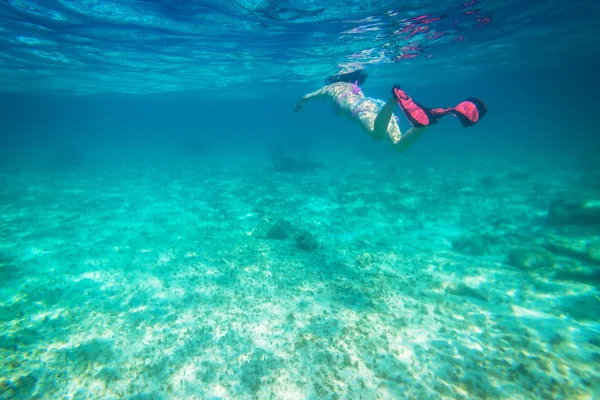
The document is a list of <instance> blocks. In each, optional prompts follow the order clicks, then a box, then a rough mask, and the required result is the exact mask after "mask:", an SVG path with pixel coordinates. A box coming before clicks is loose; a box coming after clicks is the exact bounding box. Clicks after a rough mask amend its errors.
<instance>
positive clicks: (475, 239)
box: [452, 235, 486, 256]
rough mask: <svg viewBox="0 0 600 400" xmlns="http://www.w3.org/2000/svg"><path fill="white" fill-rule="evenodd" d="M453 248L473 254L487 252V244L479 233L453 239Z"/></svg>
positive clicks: (477, 254) (478, 254)
mask: <svg viewBox="0 0 600 400" xmlns="http://www.w3.org/2000/svg"><path fill="white" fill-rule="evenodd" d="M452 250H454V251H457V252H459V253H463V254H470V255H472V256H480V255H483V254H485V250H486V246H485V243H483V241H482V240H481V236H478V235H462V236H459V237H457V238H456V239H454V240H453V241H452Z"/></svg>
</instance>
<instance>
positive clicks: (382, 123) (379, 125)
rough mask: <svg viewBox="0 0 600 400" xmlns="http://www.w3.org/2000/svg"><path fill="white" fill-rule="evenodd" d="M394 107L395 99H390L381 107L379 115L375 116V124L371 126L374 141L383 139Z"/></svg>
mask: <svg viewBox="0 0 600 400" xmlns="http://www.w3.org/2000/svg"><path fill="white" fill-rule="evenodd" d="M394 107H396V99H395V98H393V97H392V98H390V99H389V100H388V101H387V103H385V104H384V105H383V107H381V110H380V111H379V114H377V117H376V118H375V123H374V124H373V133H372V134H371V136H373V137H374V138H375V139H376V140H381V139H383V138H384V137H385V135H386V133H387V129H388V125H389V124H390V119H391V118H392V115H394Z"/></svg>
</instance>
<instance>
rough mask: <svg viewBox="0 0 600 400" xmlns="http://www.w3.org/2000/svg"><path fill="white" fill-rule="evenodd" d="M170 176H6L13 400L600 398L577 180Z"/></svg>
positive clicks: (250, 171)
mask: <svg viewBox="0 0 600 400" xmlns="http://www.w3.org/2000/svg"><path fill="white" fill-rule="evenodd" d="M166 165H168V163H167V164H165V165H162V166H161V165H159V166H155V167H148V166H143V165H135V164H131V165H127V164H123V165H113V166H109V165H105V166H96V167H92V166H83V167H82V168H78V169H75V170H66V171H65V170H62V171H49V170H44V169H40V168H34V167H32V168H22V169H18V170H15V169H7V170H5V171H0V183H1V195H0V197H1V199H2V200H1V201H0V217H1V218H2V221H1V224H0V246H1V247H0V257H1V258H0V278H1V281H2V285H1V288H0V398H1V399H36V398H39V399H42V398H49V399H88V398H89V399H153V400H154V399H341V398H343V399H534V398H540V399H550V398H559V399H591V398H594V396H598V395H599V394H600V384H599V382H600V372H599V370H598V365H599V364H600V363H599V361H600V323H599V322H600V311H599V310H600V294H599V292H598V287H599V283H598V279H599V278H598V276H599V273H598V268H599V265H600V234H599V231H598V228H597V227H593V226H591V227H590V226H557V225H552V224H549V223H547V213H548V207H549V205H550V204H551V203H552V202H553V201H556V200H558V199H560V198H564V197H574V196H575V197H584V198H600V188H598V187H593V186H594V185H589V182H587V183H586V181H585V179H584V178H582V174H581V171H580V170H579V169H578V168H580V167H579V166H577V165H576V164H574V163H571V162H570V161H569V160H566V161H564V162H563V163H562V164H561V162H560V161H557V160H556V159H553V160H552V162H548V160H547V159H544V156H538V157H537V158H536V159H530V160H528V161H527V162H522V163H521V164H515V163H514V162H509V161H507V160H503V159H501V158H498V159H494V158H490V157H479V158H477V157H474V158H473V159H472V160H470V162H465V160H461V159H457V158H453V157H451V156H449V157H446V158H444V159H442V160H439V161H438V162H436V164H435V165H432V164H431V163H426V164H425V165H419V164H418V163H413V164H412V165H411V166H408V164H407V163H404V164H403V165H402V166H401V167H400V166H398V165H395V164H394V162H393V160H392V159H386V160H385V161H378V160H375V159H368V158H367V159H365V158H357V159H356V160H354V161H353V162H352V163H351V164H349V163H348V161H344V162H342V161H340V160H336V159H332V160H330V161H329V162H325V164H324V165H323V166H321V167H319V168H315V169H313V170H310V171H305V172H298V173H285V172H275V171H273V170H272V169H270V168H269V163H268V161H265V159H264V158H262V157H259V156H257V157H254V158H253V157H247V158H243V159H240V158H239V157H235V158H233V157H232V158H226V157H214V158H211V157H210V156H206V157H205V158H203V159H201V160H183V161H182V160H179V161H177V162H174V163H173V164H171V165H169V166H166ZM349 165H351V167H349ZM586 185H587V186H586ZM307 237H308V238H309V239H310V241H309V242H310V243H316V246H312V245H311V244H310V243H309V244H308V245H306V241H307ZM313 239H314V240H313ZM303 244H305V245H303Z"/></svg>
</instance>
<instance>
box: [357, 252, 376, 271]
mask: <svg viewBox="0 0 600 400" xmlns="http://www.w3.org/2000/svg"><path fill="white" fill-rule="evenodd" d="M356 263H357V264H358V266H359V267H361V268H365V269H368V268H371V266H372V265H373V256H372V255H371V254H369V253H366V252H365V253H362V254H359V255H358V256H357V257H356Z"/></svg>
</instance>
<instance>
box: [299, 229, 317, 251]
mask: <svg viewBox="0 0 600 400" xmlns="http://www.w3.org/2000/svg"><path fill="white" fill-rule="evenodd" d="M296 245H297V246H298V248H299V249H301V250H306V251H314V250H317V249H318V248H319V242H318V241H317V239H315V237H314V236H313V235H312V234H311V233H310V232H308V231H307V230H302V231H300V232H298V233H297V234H296Z"/></svg>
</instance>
